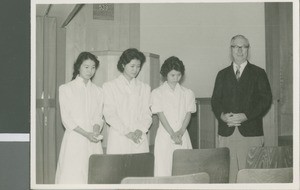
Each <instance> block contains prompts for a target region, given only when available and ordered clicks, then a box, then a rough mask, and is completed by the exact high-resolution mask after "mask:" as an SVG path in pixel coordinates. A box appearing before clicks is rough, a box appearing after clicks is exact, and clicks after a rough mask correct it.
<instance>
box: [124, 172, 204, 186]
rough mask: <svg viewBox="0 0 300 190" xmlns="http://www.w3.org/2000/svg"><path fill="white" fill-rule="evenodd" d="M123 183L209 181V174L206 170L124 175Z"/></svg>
mask: <svg viewBox="0 0 300 190" xmlns="http://www.w3.org/2000/svg"><path fill="white" fill-rule="evenodd" d="M121 183H122V184H123V183H124V184H168V183H170V184H171V183H182V184H183V183H209V175H208V174H207V173H206V172H202V173H196V174H187V175H178V176H168V177H126V178H124V179H123V180H122V181H121Z"/></svg>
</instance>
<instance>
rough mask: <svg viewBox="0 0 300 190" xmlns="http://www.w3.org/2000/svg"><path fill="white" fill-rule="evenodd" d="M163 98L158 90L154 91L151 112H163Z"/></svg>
mask: <svg viewBox="0 0 300 190" xmlns="http://www.w3.org/2000/svg"><path fill="white" fill-rule="evenodd" d="M161 100H162V97H161V93H160V92H159V90H158V89H154V90H153V91H152V93H151V103H150V104H151V111H152V113H153V114H156V113H159V112H162V111H163V109H162V103H161Z"/></svg>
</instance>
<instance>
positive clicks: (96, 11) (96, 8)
mask: <svg viewBox="0 0 300 190" xmlns="http://www.w3.org/2000/svg"><path fill="white" fill-rule="evenodd" d="M93 19H97V20H114V4H112V3H103V4H93Z"/></svg>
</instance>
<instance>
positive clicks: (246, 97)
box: [211, 35, 272, 183]
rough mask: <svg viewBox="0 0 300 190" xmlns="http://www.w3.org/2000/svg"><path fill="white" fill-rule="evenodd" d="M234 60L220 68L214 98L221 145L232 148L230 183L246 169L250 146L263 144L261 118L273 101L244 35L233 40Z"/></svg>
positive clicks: (267, 84)
mask: <svg viewBox="0 0 300 190" xmlns="http://www.w3.org/2000/svg"><path fill="white" fill-rule="evenodd" d="M230 45H231V47H230V48H231V55H232V63H231V65H230V66H228V67H226V68H225V69H223V70H221V71H219V73H218V75H217V77H216V81H215V87H214V91H213V95H212V99H211V104H212V109H213V112H214V114H215V116H216V118H217V119H218V123H219V125H218V135H219V145H220V147H228V148H229V150H230V172H229V182H230V183H234V182H236V175H237V172H238V170H240V169H243V168H245V164H246V156H247V152H248V148H249V147H251V146H263V144H264V138H263V135H264V132H263V122H262V118H263V116H264V115H265V114H266V113H267V111H268V110H269V108H270V105H271V102H272V93H271V88H270V84H269V81H268V78H267V75H266V72H265V71H264V70H263V69H262V68H260V67H258V66H256V65H253V64H251V63H250V62H249V61H248V59H247V58H248V51H249V48H250V44H249V41H248V39H247V38H246V37H245V36H243V35H236V36H234V37H233V38H232V39H231V44H230Z"/></svg>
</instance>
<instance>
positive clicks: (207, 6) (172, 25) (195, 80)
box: [140, 3, 266, 97]
mask: <svg viewBox="0 0 300 190" xmlns="http://www.w3.org/2000/svg"><path fill="white" fill-rule="evenodd" d="M140 16H141V18H140V25H141V30H140V36H141V39H140V47H141V50H142V51H146V52H152V53H155V54H158V55H160V61H161V64H162V63H163V61H164V60H165V59H166V58H168V57H169V56H172V55H175V56H178V57H179V58H180V59H181V60H182V61H183V63H184V64H185V67H186V76H185V79H184V81H183V83H182V84H183V85H184V86H186V87H188V88H190V89H192V90H193V91H194V93H195V95H196V97H211V95H212V91H213V87H214V82H215V77H216V75H217V72H218V71H219V70H221V69H222V68H224V67H226V66H228V65H229V64H230V62H231V61H230V49H229V44H230V40H231V38H232V37H233V36H234V35H236V34H243V35H245V36H246V37H247V38H248V39H249V41H250V44H251V47H252V48H251V49H250V58H249V60H250V62H252V63H254V64H256V65H258V66H260V67H262V68H265V64H266V61H265V23H264V3H159V4H157V3H153V4H152V3H147V4H146V3H142V4H141V5H140Z"/></svg>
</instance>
